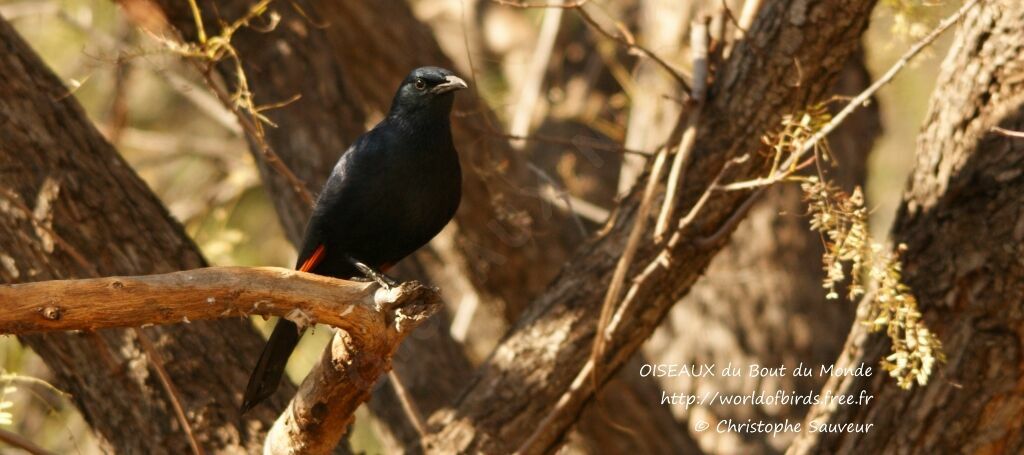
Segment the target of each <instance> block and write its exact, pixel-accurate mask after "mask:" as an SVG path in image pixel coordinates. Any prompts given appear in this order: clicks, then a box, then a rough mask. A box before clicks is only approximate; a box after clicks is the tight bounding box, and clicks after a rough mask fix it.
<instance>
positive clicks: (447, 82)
mask: <svg viewBox="0 0 1024 455" xmlns="http://www.w3.org/2000/svg"><path fill="white" fill-rule="evenodd" d="M466 87H469V86H468V85H466V81H464V80H462V78H460V77H458V76H448V77H446V78H444V82H442V83H440V84H437V85H435V86H434V90H433V92H434V93H437V94H441V93H448V92H451V91H455V90H461V89H464V88H466Z"/></svg>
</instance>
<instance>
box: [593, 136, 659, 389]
mask: <svg viewBox="0 0 1024 455" xmlns="http://www.w3.org/2000/svg"><path fill="white" fill-rule="evenodd" d="M667 158H668V148H663V149H662V150H661V153H659V154H658V156H657V158H655V159H654V164H653V165H652V167H651V174H650V175H649V176H648V177H647V186H646V187H645V188H644V193H643V196H642V198H641V199H640V207H639V208H637V213H636V216H635V217H634V221H633V227H632V228H631V230H630V231H629V237H628V238H627V239H626V246H625V247H624V248H623V250H622V256H620V257H619V261H618V263H617V264H615V271H614V272H613V273H612V279H611V284H610V285H609V286H608V292H607V293H605V297H604V303H602V304H601V317H600V319H599V321H598V324H597V332H596V335H595V337H594V348H593V349H592V350H591V353H590V357H591V359H593V360H594V365H595V367H594V373H593V376H594V382H595V390H596V382H597V377H598V375H599V372H600V368H599V366H598V365H599V359H600V358H601V356H602V355H604V349H605V345H606V342H607V335H608V334H606V333H605V332H604V330H605V327H606V326H607V325H608V319H609V318H610V317H611V315H612V312H613V311H614V309H615V304H616V303H618V301H619V297H620V295H621V293H622V286H623V284H624V283H625V281H626V273H627V272H629V266H630V264H632V263H633V257H634V256H636V252H637V250H638V249H639V247H640V240H641V239H642V238H643V234H644V231H646V228H647V221H648V219H650V212H651V206H652V205H653V202H654V195H655V194H656V193H657V189H658V183H659V182H660V181H661V171H662V168H664V167H665V161H666V160H667Z"/></svg>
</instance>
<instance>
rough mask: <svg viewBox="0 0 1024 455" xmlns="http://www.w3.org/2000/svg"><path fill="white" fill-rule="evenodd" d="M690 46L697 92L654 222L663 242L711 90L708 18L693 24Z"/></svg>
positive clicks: (659, 241)
mask: <svg viewBox="0 0 1024 455" xmlns="http://www.w3.org/2000/svg"><path fill="white" fill-rule="evenodd" d="M690 48H691V52H692V53H693V68H694V71H693V93H691V94H690V99H692V100H693V103H692V105H691V106H689V109H690V112H689V114H688V115H687V116H686V130H685V131H684V132H683V137H682V139H681V140H680V144H679V146H678V147H676V149H677V151H676V155H675V157H674V158H673V160H672V169H671V170H670V171H669V175H668V186H667V187H666V189H665V200H664V201H663V202H662V205H661V213H659V214H658V222H657V223H656V224H655V226H654V241H655V242H658V243H661V241H662V239H663V238H664V236H665V234H666V233H667V232H668V230H669V220H671V219H672V215H673V211H674V210H675V206H676V203H677V201H676V193H678V190H679V187H680V185H681V183H680V182H681V180H682V173H683V169H684V168H685V167H686V165H688V164H689V162H690V159H691V157H692V156H693V147H694V145H695V144H696V142H697V126H698V124H699V123H700V114H701V111H702V110H703V107H704V106H703V102H704V92H705V91H706V90H707V74H708V28H707V23H706V22H704V21H696V22H694V23H693V24H692V25H691V26H690Z"/></svg>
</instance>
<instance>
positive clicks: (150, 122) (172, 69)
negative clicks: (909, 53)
mask: <svg viewBox="0 0 1024 455" xmlns="http://www.w3.org/2000/svg"><path fill="white" fill-rule="evenodd" d="M481 1H482V2H486V1H487V0H481ZM474 2H475V0H412V3H413V5H414V9H415V11H416V14H417V15H418V16H419V17H420V19H421V20H423V21H425V22H427V23H428V24H430V25H431V26H432V27H433V28H434V29H435V32H436V33H437V35H438V39H439V41H440V42H441V43H442V45H443V46H444V47H445V50H446V51H447V52H448V55H450V56H451V57H452V58H453V60H454V61H455V62H456V63H457V64H458V66H459V67H460V68H470V67H471V65H470V63H471V62H470V58H469V57H472V64H473V65H472V67H474V68H476V69H478V70H479V71H480V72H479V73H478V74H476V75H475V82H476V84H475V85H476V86H477V87H476V88H477V89H478V90H480V91H481V93H482V94H483V95H484V97H485V99H487V100H488V101H489V102H491V104H492V106H493V107H494V108H495V110H496V112H498V113H499V114H500V115H505V116H506V117H507V116H509V115H511V112H512V107H513V106H514V105H515V102H516V99H515V96H514V95H515V90H512V89H511V88H512V87H517V86H518V84H520V83H521V82H522V81H518V80H516V77H517V76H518V75H521V74H524V73H525V71H522V69H523V68H524V67H526V65H527V64H528V60H529V57H530V55H531V53H532V50H533V47H534V44H535V42H536V39H537V35H538V29H539V28H540V25H541V19H542V14H541V12H539V11H536V10H519V9H510V8H493V7H492V8H487V9H486V11H485V13H484V14H474V15H470V14H467V10H466V8H470V11H478V8H477V7H476V6H475V5H473V3H474ZM597 3H599V4H602V5H605V4H608V5H610V6H611V9H613V10H614V11H617V12H620V13H621V14H636V12H635V10H636V8H635V5H634V4H635V1H634V0H602V1H600V2H597ZM951 6H955V5H949V4H946V5H935V6H920V3H919V2H909V1H908V0H889V1H887V2H884V3H883V5H882V6H880V7H879V8H877V9H876V11H875V18H874V20H873V22H872V27H871V29H870V31H869V33H868V35H867V39H866V42H865V45H866V56H867V63H868V66H869V68H870V69H871V70H872V72H873V74H876V75H877V74H880V73H881V72H882V71H884V70H885V69H886V68H888V66H889V65H891V64H892V62H894V61H895V60H896V58H898V56H899V54H901V53H902V52H903V51H904V50H905V49H906V47H908V46H909V45H910V43H912V42H913V40H914V37H915V36H917V35H920V34H921V33H922V31H927V30H929V29H930V27H931V25H932V24H933V23H934V22H935V21H936V20H937V18H938V17H941V16H942V15H943V14H945V13H946V12H947V11H948V10H949V9H950V7H951ZM0 15H3V16H4V17H5V18H6V19H7V20H8V21H10V22H12V23H13V24H14V25H15V27H16V28H17V29H18V31H19V32H20V33H21V34H22V36H23V37H24V38H25V39H26V40H27V41H28V42H29V43H30V44H31V45H32V47H33V48H34V49H35V50H36V51H37V52H38V53H39V54H41V55H42V57H43V59H44V60H45V61H46V62H47V63H48V64H49V65H50V67H51V68H52V69H53V70H54V71H55V72H56V73H57V74H58V75H59V76H60V77H61V78H62V79H63V80H64V81H65V83H66V85H67V86H68V87H69V96H75V97H76V98H77V99H78V100H79V102H81V104H82V105H83V106H84V107H85V109H86V111H87V112H88V114H89V116H90V117H91V118H92V119H93V121H94V122H95V123H96V125H97V127H98V128H99V129H100V130H101V131H102V132H103V133H104V135H105V136H106V137H107V138H108V139H109V140H110V141H111V142H112V143H113V144H114V145H115V146H116V147H117V148H118V150H120V151H121V153H122V154H123V155H124V156H125V157H126V158H127V160H128V161H129V162H130V163H131V164H132V166H133V167H134V168H135V170H136V171H137V172H138V173H139V174H140V175H141V176H142V177H143V178H144V179H145V180H146V182H148V183H149V185H150V186H151V187H152V188H153V190H154V191H155V192H156V193H157V194H158V195H159V196H160V197H161V199H162V200H163V201H164V202H165V204H166V205H167V207H168V208H169V209H170V211H171V212H172V214H173V215H174V216H175V217H176V218H177V219H179V220H180V221H181V222H182V223H183V224H184V225H185V228H186V230H187V232H188V233H189V235H190V236H191V237H192V238H193V239H195V241H196V243H197V244H198V245H199V247H200V248H201V249H202V251H203V253H204V254H205V255H206V258H207V259H208V260H209V261H210V263H211V264H213V265H259V266H280V267H290V266H291V265H292V264H293V262H294V258H295V251H294V249H293V248H292V247H291V245H290V244H289V243H288V242H287V240H285V238H284V236H283V234H282V231H281V228H280V226H279V225H278V222H277V216H276V214H275V213H274V209H273V207H272V205H271V203H270V201H269V199H268V197H267V195H266V193H265V192H264V190H263V187H262V186H261V184H260V181H259V174H258V172H257V170H256V167H255V163H254V162H253V159H252V157H251V155H250V153H249V151H248V145H247V144H246V142H245V140H244V139H243V137H242V136H241V134H240V130H239V127H238V126H237V124H236V123H235V120H234V118H233V117H232V116H231V115H230V114H229V113H227V111H225V110H224V109H223V107H221V105H220V104H219V102H217V101H216V99H214V98H212V97H211V95H210V94H209V93H208V92H207V90H206V88H205V86H204V85H203V84H202V82H201V81H200V80H199V77H198V76H197V74H196V73H195V72H194V71H193V70H192V68H191V67H189V66H187V65H186V64H184V63H183V62H182V61H181V59H180V58H178V57H177V56H174V55H169V54H168V53H167V52H165V51H161V48H160V45H159V44H158V43H157V42H156V41H155V40H154V39H153V38H152V37H151V36H148V35H147V34H146V33H145V32H142V31H140V30H139V28H138V27H136V26H135V25H133V24H132V23H131V22H129V20H128V19H127V18H126V15H125V14H124V11H122V10H121V8H120V7H118V6H117V5H116V4H115V3H114V2H111V1H109V0H63V1H55V0H48V1H34V0H20V1H19V0H15V1H11V0H0ZM473 16H476V19H475V20H474V21H473V23H471V24H465V23H464V20H463V18H465V17H473ZM574 19H575V18H573V19H572V20H574ZM576 26H577V27H579V26H580V25H579V24H576ZM467 27H470V28H472V27H476V31H477V33H476V35H475V36H479V37H481V39H480V40H479V42H471V43H469V44H470V50H469V51H467V49H466V44H467V42H466V40H465V39H464V38H465V35H464V32H465V31H466V30H467ZM947 42H948V37H946V38H945V39H943V40H941V41H940V43H939V44H938V45H936V46H933V47H932V48H931V50H930V51H929V52H930V54H929V55H928V56H926V57H924V58H920V59H918V60H916V61H915V62H914V63H913V66H912V67H911V68H909V69H908V70H906V71H904V72H903V73H902V74H901V75H900V76H899V77H898V78H897V79H896V80H895V82H894V83H893V84H891V85H889V86H888V87H886V88H884V89H883V90H882V92H881V94H880V100H879V101H880V105H881V112H882V118H883V127H884V134H883V136H882V137H881V140H880V142H879V143H878V145H877V146H876V149H875V150H874V152H873V153H872V155H871V159H870V170H869V185H868V188H867V190H868V191H867V194H868V197H869V204H870V206H871V207H872V208H873V211H872V231H874V233H875V234H876V235H878V236H879V238H884V234H885V232H887V229H888V225H889V223H890V221H891V219H892V217H893V214H894V213H893V212H894V210H895V209H896V207H897V206H898V204H899V198H900V192H901V189H902V187H903V183H904V180H905V178H906V175H907V172H908V170H909V169H910V166H911V164H912V160H913V150H914V141H915V137H916V134H917V132H918V127H919V125H920V124H921V121H922V117H923V115H924V114H925V112H926V110H927V103H928V96H929V94H930V93H931V90H932V86H933V84H934V79H935V75H936V73H937V66H938V64H939V62H940V59H941V57H942V56H943V55H944V53H945V49H946V46H947V44H946V43H947ZM653 50H654V51H655V52H657V51H658V49H653ZM592 51H595V52H600V49H596V50H595V49H586V48H579V47H577V48H569V49H565V50H564V52H566V53H567V54H569V55H568V57H572V55H571V54H573V53H576V54H580V55H585V54H586V53H588V52H592ZM567 60H570V61H571V60H572V59H571V58H567ZM0 71H2V69H0ZM616 71H620V72H621V71H626V72H627V73H626V74H627V75H628V71H630V69H629V68H613V69H612V73H615V72H616ZM396 84H397V81H396ZM564 92H565V89H564V88H563V86H561V85H555V84H552V88H551V89H550V90H548V91H547V92H546V93H544V95H545V96H543V97H542V100H540V103H541V104H542V106H541V107H540V108H539V109H538V111H543V112H547V113H548V114H549V115H560V116H564V117H567V118H570V119H572V120H575V121H577V122H579V123H582V124H585V125H587V126H588V127H590V128H591V129H593V130H596V131H599V132H601V134H603V135H605V136H607V137H608V138H610V139H612V140H616V141H619V142H621V141H622V140H623V139H624V138H623V135H624V133H623V132H624V130H625V124H624V123H619V122H622V118H621V116H615V115H603V114H602V112H604V113H607V112H608V108H607V106H606V107H605V108H604V109H605V110H603V111H602V109H601V108H598V109H597V110H598V111H599V112H597V113H596V114H594V113H588V112H584V111H585V110H586V109H588V108H587V106H586V105H585V104H584V109H576V108H573V109H570V108H567V107H566V106H565V103H566V102H565V100H566V98H567V96H566V93H564ZM618 95H619V96H614V97H611V98H609V100H608V103H609V105H611V108H610V110H612V111H617V112H622V108H623V107H625V106H627V105H628V103H629V99H628V98H627V97H626V96H625V95H623V92H618ZM591 110H593V109H591ZM506 120H508V119H507V118H506ZM340 152H341V151H340V150H339V153H340ZM570 183H571V182H570ZM613 190H614V189H611V190H610V191H613ZM808 260H814V261H816V260H818V259H817V258H808ZM836 304H845V303H836ZM254 323H256V324H258V325H263V326H265V325H266V324H264V323H263V321H260V320H256V321H254ZM263 329H264V330H269V328H268V327H263ZM327 335H328V331H327V330H319V331H317V332H316V333H315V334H314V336H307V337H305V338H304V339H303V343H302V346H300V349H299V350H298V351H297V353H296V355H295V356H294V357H293V361H292V362H291V364H290V370H289V374H291V375H292V377H293V378H295V379H300V378H301V377H302V376H303V375H304V374H305V371H306V370H308V368H309V367H310V366H311V365H312V363H313V361H314V360H315V358H316V356H317V355H318V354H319V353H320V349H321V347H322V346H323V344H324V343H325V342H326V340H327ZM483 352H486V350H484V351H483ZM477 360H479V359H477ZM0 367H2V369H3V376H2V377H0V425H3V427H4V428H6V429H9V430H11V431H13V432H16V433H18V434H20V435H23V436H25V437H26V438H28V439H30V440H32V441H35V442H36V443H38V444H40V445H42V446H43V447H45V448H47V449H50V450H53V451H54V452H57V453H79V454H91V453H99V452H100V449H99V447H98V445H97V444H96V442H95V440H94V439H93V438H92V436H91V433H90V431H89V430H88V426H87V425H86V424H85V423H84V421H83V419H82V417H81V416H80V415H79V414H78V413H77V412H76V411H75V409H74V408H73V407H72V406H71V405H70V404H69V402H68V401H67V400H66V399H65V398H63V397H61V396H60V395H59V394H58V393H55V392H54V391H52V390H48V389H47V388H46V387H45V386H40V385H39V384H37V383H33V382H32V381H31V380H29V379H28V378H40V379H43V380H46V379H47V378H48V375H49V373H48V372H47V370H46V367H45V366H44V364H43V363H42V361H41V360H40V359H39V358H38V357H37V356H36V355H34V354H33V353H32V352H31V351H29V350H27V349H24V348H23V347H22V346H21V345H20V344H19V343H18V341H17V339H16V338H14V337H0ZM5 413H9V414H10V415H9V417H10V421H9V422H6V421H5ZM365 421H366V419H358V420H357V425H360V424H359V423H358V422H365ZM353 445H354V446H355V447H356V448H362V449H364V450H368V451H370V452H373V451H374V448H375V445H374V444H373V441H372V436H371V435H370V433H369V431H368V430H367V428H366V426H365V425H360V429H359V431H357V434H356V438H355V440H354V441H353ZM5 450H7V449H4V448H0V452H4V453H7V452H5Z"/></svg>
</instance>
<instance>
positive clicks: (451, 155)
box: [242, 66, 466, 413]
mask: <svg viewBox="0 0 1024 455" xmlns="http://www.w3.org/2000/svg"><path fill="white" fill-rule="evenodd" d="M463 88H466V83H465V81H463V80H462V79H460V78H458V77H457V76H455V75H454V74H453V73H452V72H451V71H449V70H446V69H443V68H437V67H429V66H428V67H422V68H417V69H415V70H413V72H412V73H410V74H409V76H408V77H406V78H405V80H403V81H402V85H401V86H400V87H399V88H398V92H397V93H396V94H395V98H394V100H393V101H392V102H391V110H390V111H389V112H388V115H387V117H386V118H385V119H384V120H382V121H381V122H380V123H378V124H377V126H375V127H374V128H373V129H372V130H370V131H368V132H366V133H364V134H363V135H362V136H359V138H357V139H356V141H355V143H353V144H352V146H350V147H349V148H348V150H346V151H345V153H344V154H342V156H341V158H340V159H339V160H338V163H337V164H336V165H335V166H334V170H333V171H332V172H331V176H330V177H329V178H328V179H327V183H326V184H325V185H324V188H323V190H322V191H321V192H320V196H319V197H318V198H317V201H316V205H315V206H314V208H313V215H312V216H311V217H310V219H309V223H308V224H307V226H306V234H305V238H304V239H303V241H302V249H301V250H300V251H299V259H298V261H297V264H296V267H297V268H298V269H299V270H302V271H304V272H311V273H316V274H318V275H327V276H332V277H337V278H346V279H351V278H357V277H361V276H368V277H370V278H373V279H375V280H377V281H383V282H384V284H385V285H388V284H390V283H392V282H391V281H390V280H389V279H387V278H386V277H385V276H383V275H382V273H383V272H385V271H387V269H388V268H389V267H391V266H392V265H394V264H395V263H396V262H398V261H399V260H401V259H402V258H404V257H406V256H408V255H409V254H411V253H412V252H414V251H416V250H417V249H418V248H420V247H421V246H423V245H425V244H426V243H427V242H429V241H430V239H431V238H433V237H434V236H435V235H437V233H438V232H440V231H441V228H443V227H444V226H445V224H447V223H448V221H449V220H451V219H452V217H453V216H454V215H455V210H456V209H457V208H458V207H459V200H460V198H461V187H462V171H461V169H460V167H459V157H458V154H457V153H456V151H455V146H454V144H453V142H452V133H451V126H450V120H449V115H450V113H451V109H452V102H453V101H454V99H455V93H454V92H455V91H456V90H459V89H463ZM300 336H301V333H300V330H299V328H298V326H296V324H295V323H294V322H291V321H288V320H286V319H281V320H279V321H278V322H277V325H276V326H275V327H274V332H273V333H272V334H271V335H270V340H268V341H267V345H266V347H265V348H263V353H262V354H260V359H259V361H258V362H257V363H256V368H255V369H254V370H253V373H252V376H250V378H249V385H248V386H247V387H246V389H245V397H244V399H243V401H242V412H243V413H244V412H246V411H248V410H249V409H251V408H252V407H253V406H255V405H256V404H258V403H259V402H261V401H263V400H264V399H266V398H267V397H269V396H270V395H271V394H273V393H274V391H275V390H277V386H278V384H279V383H280V382H281V376H282V374H283V373H284V367H285V364H287V363H288V357H289V356H291V353H292V351H293V350H294V349H295V345H296V344H297V343H298V341H299V337H300Z"/></svg>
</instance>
